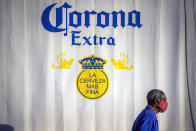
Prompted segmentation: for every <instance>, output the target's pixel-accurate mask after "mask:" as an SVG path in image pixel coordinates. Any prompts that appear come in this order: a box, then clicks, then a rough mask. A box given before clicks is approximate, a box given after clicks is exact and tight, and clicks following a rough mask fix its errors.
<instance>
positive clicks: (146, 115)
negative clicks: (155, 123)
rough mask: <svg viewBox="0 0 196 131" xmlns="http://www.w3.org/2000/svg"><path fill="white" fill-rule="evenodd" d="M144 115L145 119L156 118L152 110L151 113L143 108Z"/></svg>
mask: <svg viewBox="0 0 196 131" xmlns="http://www.w3.org/2000/svg"><path fill="white" fill-rule="evenodd" d="M143 113H144V117H145V119H150V120H157V118H156V115H155V114H154V112H153V113H152V112H151V111H149V110H144V112H143Z"/></svg>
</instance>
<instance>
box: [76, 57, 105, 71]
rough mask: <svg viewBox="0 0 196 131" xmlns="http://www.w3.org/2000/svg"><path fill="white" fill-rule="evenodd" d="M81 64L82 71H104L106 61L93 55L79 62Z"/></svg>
mask: <svg viewBox="0 0 196 131" xmlns="http://www.w3.org/2000/svg"><path fill="white" fill-rule="evenodd" d="M79 63H80V64H81V65H82V69H103V66H104V64H106V60H104V59H103V58H100V57H97V56H94V55H93V54H92V55H91V56H89V57H85V58H83V59H81V60H79Z"/></svg>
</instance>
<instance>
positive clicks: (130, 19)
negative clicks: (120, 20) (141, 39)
mask: <svg viewBox="0 0 196 131" xmlns="http://www.w3.org/2000/svg"><path fill="white" fill-rule="evenodd" d="M133 14H135V23H133ZM128 25H130V26H133V27H136V26H137V27H139V28H140V27H141V26H142V25H141V24H140V12H138V11H136V10H134V11H132V12H129V21H128Z"/></svg>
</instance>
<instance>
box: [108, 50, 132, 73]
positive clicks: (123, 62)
mask: <svg viewBox="0 0 196 131" xmlns="http://www.w3.org/2000/svg"><path fill="white" fill-rule="evenodd" d="M120 56H121V58H120V59H119V60H118V61H116V59H114V58H112V60H111V61H112V63H113V65H114V68H115V69H128V70H131V69H133V68H134V66H133V64H131V65H130V66H129V67H128V63H129V58H128V56H127V55H125V53H120Z"/></svg>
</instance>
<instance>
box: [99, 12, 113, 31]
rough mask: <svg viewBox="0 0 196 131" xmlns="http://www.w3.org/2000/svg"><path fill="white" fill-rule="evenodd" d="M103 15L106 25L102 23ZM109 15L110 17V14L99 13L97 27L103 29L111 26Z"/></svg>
mask: <svg viewBox="0 0 196 131" xmlns="http://www.w3.org/2000/svg"><path fill="white" fill-rule="evenodd" d="M102 15H103V16H104V17H105V23H104V24H102V23H101V16H102ZM109 15H110V14H109V13H107V12H104V11H102V12H100V13H98V14H97V26H100V27H102V28H105V27H107V26H109Z"/></svg>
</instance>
